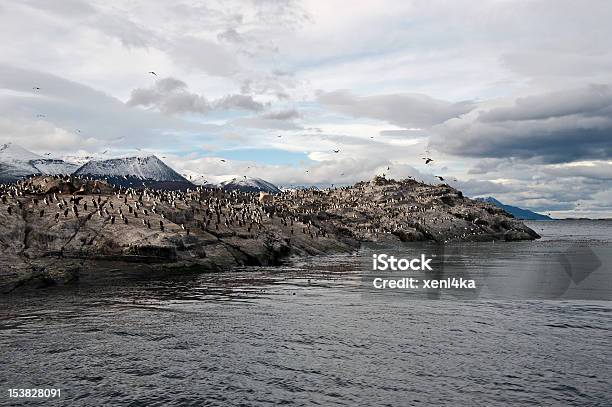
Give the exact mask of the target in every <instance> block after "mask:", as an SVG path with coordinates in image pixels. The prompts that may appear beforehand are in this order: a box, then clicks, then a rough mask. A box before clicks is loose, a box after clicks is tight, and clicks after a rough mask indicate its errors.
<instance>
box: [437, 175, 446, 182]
mask: <svg viewBox="0 0 612 407" xmlns="http://www.w3.org/2000/svg"><path fill="white" fill-rule="evenodd" d="M436 178H438V179H439V180H440V181H444V178H442V177H441V176H439V175H436Z"/></svg>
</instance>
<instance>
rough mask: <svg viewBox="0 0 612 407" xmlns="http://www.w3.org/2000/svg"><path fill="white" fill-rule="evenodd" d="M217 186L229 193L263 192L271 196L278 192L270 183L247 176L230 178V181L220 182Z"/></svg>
mask: <svg viewBox="0 0 612 407" xmlns="http://www.w3.org/2000/svg"><path fill="white" fill-rule="evenodd" d="M219 185H221V186H222V187H223V188H224V189H227V190H230V191H231V190H239V191H243V192H260V191H263V192H268V193H271V194H277V193H279V192H280V189H279V188H278V187H277V186H276V185H274V184H272V183H271V182H268V181H266V180H263V179H261V178H256V177H248V176H241V177H236V178H232V179H230V180H227V181H223V182H221V183H220V184H219Z"/></svg>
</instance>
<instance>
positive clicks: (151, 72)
mask: <svg viewBox="0 0 612 407" xmlns="http://www.w3.org/2000/svg"><path fill="white" fill-rule="evenodd" d="M149 73H150V74H151V75H155V76H157V74H156V73H155V72H153V71H149Z"/></svg>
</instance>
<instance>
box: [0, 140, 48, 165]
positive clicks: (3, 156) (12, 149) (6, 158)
mask: <svg viewBox="0 0 612 407" xmlns="http://www.w3.org/2000/svg"><path fill="white" fill-rule="evenodd" d="M39 158H43V157H42V156H40V155H38V154H34V153H33V152H31V151H28V150H26V149H25V148H23V147H21V146H19V145H17V144H13V143H6V144H2V145H1V146H0V160H1V161H2V162H3V163H4V162H28V161H30V160H37V159H39Z"/></svg>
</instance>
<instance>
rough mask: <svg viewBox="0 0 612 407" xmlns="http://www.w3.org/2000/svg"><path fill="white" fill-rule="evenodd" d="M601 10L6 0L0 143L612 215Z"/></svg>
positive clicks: (196, 169)
mask: <svg viewBox="0 0 612 407" xmlns="http://www.w3.org/2000/svg"><path fill="white" fill-rule="evenodd" d="M610 21H612V3H610V2H609V1H597V0H591V1H588V2H578V1H564V0H537V1H529V0H523V1H518V0H517V1H509V0H495V1H491V0H483V1H479V2H473V1H435V0H427V1H409V0H401V1H358V0H352V1H350V2H349V1H333V0H307V1H291V0H274V1H272V0H253V1H232V0H223V1H186V0H178V1H163V0H146V1H145V0H142V1H141V0H129V1H115V0H104V1H97V0H95V1H86V0H62V1H52V0H23V1H19V2H14V1H4V0H0V37H1V38H2V39H3V41H0V142H14V143H17V144H19V145H21V146H23V147H25V148H27V149H29V150H31V151H34V152H36V153H39V154H47V153H51V156H54V157H59V158H66V157H67V158H75V157H96V158H104V157H108V156H126V155H136V154H139V155H140V154H155V155H157V156H158V157H160V158H162V159H163V160H164V161H165V162H166V163H168V164H169V165H170V166H172V167H173V168H175V169H176V170H177V171H178V172H180V173H182V174H188V175H193V176H195V175H202V176H203V177H204V178H205V179H207V180H210V181H212V182H215V181H220V180H223V179H227V178H232V177H237V176H242V175H247V176H257V177H261V178H264V179H266V180H268V181H271V182H273V183H275V184H277V185H281V186H291V185H331V184H334V185H347V184H351V183H354V182H357V181H362V180H368V179H371V178H372V177H373V176H375V175H382V174H385V175H386V176H388V177H391V178H396V179H400V178H406V177H409V176H412V177H414V178H416V179H418V180H423V181H425V182H431V183H433V182H439V181H438V179H436V178H435V177H436V176H442V177H443V178H444V179H445V182H448V183H449V184H450V185H452V186H454V187H456V188H458V189H461V190H462V191H464V193H465V194H466V195H467V196H471V197H476V196H494V197H495V198H497V199H498V200H500V201H502V202H504V203H507V204H512V205H517V206H520V207H524V208H529V209H532V210H536V211H539V212H542V213H547V214H548V213H550V214H551V215H552V216H558V217H583V216H584V217H595V218H602V217H612V47H611V46H610V45H611V42H610V38H612V24H610ZM151 72H153V73H151ZM107 150H108V152H107V153H106V154H103V152H104V151H107ZM338 150H339V151H338ZM336 151H337V152H336ZM423 157H430V158H432V159H433V162H431V163H430V164H425V161H424V160H423ZM222 159H223V160H225V161H221V160H222Z"/></svg>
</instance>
